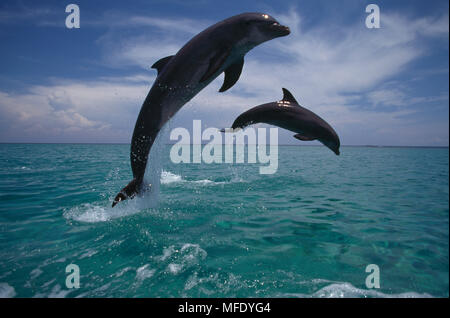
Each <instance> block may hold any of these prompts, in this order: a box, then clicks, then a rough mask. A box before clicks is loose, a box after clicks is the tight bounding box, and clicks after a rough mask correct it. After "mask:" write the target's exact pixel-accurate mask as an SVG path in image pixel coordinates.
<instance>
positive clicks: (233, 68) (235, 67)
mask: <svg viewBox="0 0 450 318" xmlns="http://www.w3.org/2000/svg"><path fill="white" fill-rule="evenodd" d="M243 67H244V58H242V59H240V60H239V61H237V62H236V63H234V64H232V65H230V66H229V67H228V68H227V69H226V70H225V78H224V81H223V85H222V87H221V88H220V89H219V92H221V93H223V92H225V91H226V90H228V89H229V88H231V87H232V86H233V85H234V84H236V82H237V81H238V79H239V76H241V73H242V68H243Z"/></svg>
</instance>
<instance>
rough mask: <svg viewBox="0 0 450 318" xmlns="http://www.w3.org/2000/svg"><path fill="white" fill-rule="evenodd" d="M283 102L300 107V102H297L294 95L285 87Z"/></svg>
mask: <svg viewBox="0 0 450 318" xmlns="http://www.w3.org/2000/svg"><path fill="white" fill-rule="evenodd" d="M282 101H285V102H288V103H292V104H297V105H299V104H298V102H297V101H296V100H295V98H294V95H292V94H291V92H290V91H288V90H287V89H286V88H284V87H283V99H282Z"/></svg>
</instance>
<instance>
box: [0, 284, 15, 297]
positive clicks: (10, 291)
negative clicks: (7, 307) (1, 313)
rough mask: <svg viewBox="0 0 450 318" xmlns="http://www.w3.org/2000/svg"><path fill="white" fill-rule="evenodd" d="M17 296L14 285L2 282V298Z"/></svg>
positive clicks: (0, 291) (0, 295) (0, 286)
mask: <svg viewBox="0 0 450 318" xmlns="http://www.w3.org/2000/svg"><path fill="white" fill-rule="evenodd" d="M14 296H16V291H15V289H14V287H12V286H10V285H8V284H7V283H0V298H12V297H14Z"/></svg>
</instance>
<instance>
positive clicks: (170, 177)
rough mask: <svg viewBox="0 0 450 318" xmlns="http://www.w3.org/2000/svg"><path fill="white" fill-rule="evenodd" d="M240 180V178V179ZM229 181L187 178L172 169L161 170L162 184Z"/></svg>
mask: <svg viewBox="0 0 450 318" xmlns="http://www.w3.org/2000/svg"><path fill="white" fill-rule="evenodd" d="M235 181H236V180H231V181H229V182H235ZM239 181H240V180H239ZM229 182H227V181H212V180H209V179H201V180H186V179H183V177H182V176H180V175H178V174H174V173H172V172H170V171H165V170H163V171H162V172H161V184H166V185H167V184H171V183H189V184H200V185H216V184H225V183H229Z"/></svg>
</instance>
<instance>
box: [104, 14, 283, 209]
mask: <svg viewBox="0 0 450 318" xmlns="http://www.w3.org/2000/svg"><path fill="white" fill-rule="evenodd" d="M289 33H290V30H289V28H288V27H286V26H283V25H280V24H279V23H278V22H277V21H276V20H275V19H274V18H273V17H271V16H269V15H267V14H263V13H243V14H239V15H236V16H233V17H231V18H228V19H225V20H223V21H221V22H218V23H216V24H214V25H212V26H210V27H209V28H207V29H205V30H204V31H202V32H201V33H199V34H197V35H196V36H195V37H194V38H192V39H191V40H190V41H189V42H187V43H186V44H185V45H184V46H183V47H182V48H181V49H180V50H179V51H178V53H177V54H176V55H173V56H167V57H165V58H162V59H160V60H159V61H157V62H156V63H155V64H153V66H152V68H155V69H156V70H157V71H158V76H157V77H156V80H155V82H154V84H153V86H152V88H151V89H150V92H149V93H148V95H147V97H146V99H145V101H144V104H143V105H142V108H141V111H140V113H139V116H138V119H137V121H136V125H135V127H134V132H133V138H132V139H131V152H130V160H131V169H132V171H133V180H132V181H131V182H130V183H129V184H128V185H127V186H126V187H124V188H123V189H122V190H121V191H120V192H119V193H118V194H117V196H116V197H115V199H114V202H113V204H112V206H113V207H114V206H115V205H116V204H117V203H118V202H120V201H123V200H125V199H127V198H132V197H134V196H135V195H136V194H138V193H140V192H141V191H143V190H144V189H143V188H144V187H143V180H144V173H145V168H146V166H147V160H148V154H149V151H150V148H151V147H152V145H153V142H154V141H155V138H156V136H157V135H158V133H159V131H160V130H161V128H162V127H163V126H164V124H165V123H166V122H167V121H168V120H169V119H170V118H171V117H172V116H174V115H175V113H176V112H177V111H178V110H179V109H180V108H181V107H182V106H183V105H184V104H186V103H187V102H188V101H189V100H191V99H192V98H193V97H194V96H195V95H197V93H198V92H200V91H201V90H202V89H203V88H204V87H205V86H207V85H208V84H209V83H211V82H212V81H213V80H214V79H215V78H216V77H217V76H219V74H221V73H222V72H225V79H224V83H223V85H222V87H221V88H220V90H219V91H220V92H224V91H226V90H227V89H229V88H230V87H232V86H233V85H234V84H235V83H236V82H237V80H238V79H239V76H240V74H241V71H242V67H243V65H244V56H245V54H246V53H247V52H249V51H250V50H251V49H252V48H254V47H255V46H257V45H259V44H261V43H263V42H266V41H269V40H271V39H274V38H277V37H281V36H285V35H288V34H289Z"/></svg>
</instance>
